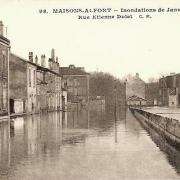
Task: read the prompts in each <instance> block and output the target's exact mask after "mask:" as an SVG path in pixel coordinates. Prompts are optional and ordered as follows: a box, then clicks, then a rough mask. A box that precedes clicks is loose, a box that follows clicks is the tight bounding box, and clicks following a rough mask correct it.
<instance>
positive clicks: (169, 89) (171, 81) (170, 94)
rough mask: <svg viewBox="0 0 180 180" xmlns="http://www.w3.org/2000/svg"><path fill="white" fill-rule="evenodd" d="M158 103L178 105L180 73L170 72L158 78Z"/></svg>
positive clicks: (179, 102) (179, 104) (179, 103)
mask: <svg viewBox="0 0 180 180" xmlns="http://www.w3.org/2000/svg"><path fill="white" fill-rule="evenodd" d="M159 96H160V105H162V106H171V107H177V106H180V74H174V73H171V74H170V75H169V76H166V77H162V78H160V79H159Z"/></svg>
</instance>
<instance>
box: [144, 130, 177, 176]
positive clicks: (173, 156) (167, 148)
mask: <svg viewBox="0 0 180 180" xmlns="http://www.w3.org/2000/svg"><path fill="white" fill-rule="evenodd" d="M144 127H145V129H146V130H147V131H148V133H149V134H150V137H151V139H152V140H153V141H154V143H155V144H156V145H157V146H158V147H159V149H160V150H161V151H163V152H164V153H165V154H166V157H167V159H168V161H169V163H170V164H171V165H172V166H173V167H174V168H175V169H176V171H177V172H178V173H180V151H178V150H176V149H175V148H174V147H172V146H171V145H170V144H168V142H167V141H166V139H165V138H164V137H163V136H161V135H159V134H158V133H157V132H156V131H155V130H154V129H152V128H149V126H144Z"/></svg>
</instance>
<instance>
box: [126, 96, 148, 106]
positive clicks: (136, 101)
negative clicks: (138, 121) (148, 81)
mask: <svg viewBox="0 0 180 180" xmlns="http://www.w3.org/2000/svg"><path fill="white" fill-rule="evenodd" d="M127 104H128V106H146V99H144V98H141V97H138V96H136V95H133V96H130V97H129V98H128V99H127Z"/></svg>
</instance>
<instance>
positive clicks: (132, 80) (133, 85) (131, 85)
mask: <svg viewBox="0 0 180 180" xmlns="http://www.w3.org/2000/svg"><path fill="white" fill-rule="evenodd" d="M133 95H135V96H138V97H140V98H143V99H144V98H145V82H144V81H143V80H142V79H141V78H140V77H139V74H138V73H136V75H135V76H128V77H127V82H126V98H127V99H128V98H129V97H131V96H133Z"/></svg>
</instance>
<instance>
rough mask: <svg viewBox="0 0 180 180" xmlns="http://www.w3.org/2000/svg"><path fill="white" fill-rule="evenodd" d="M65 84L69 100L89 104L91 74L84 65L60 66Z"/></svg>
mask: <svg viewBox="0 0 180 180" xmlns="http://www.w3.org/2000/svg"><path fill="white" fill-rule="evenodd" d="M60 73H61V74H62V76H63V86H66V87H67V101H68V102H71V103H80V104H81V105H87V104H88V102H89V74H88V73H87V72H85V70H84V68H82V67H75V66H74V65H70V66H69V67H60Z"/></svg>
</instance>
